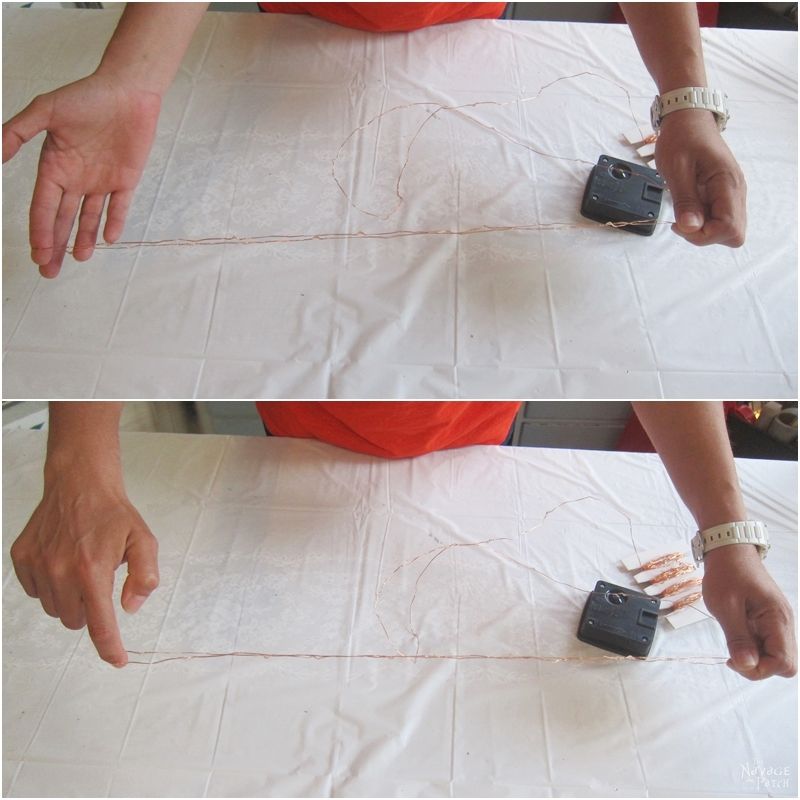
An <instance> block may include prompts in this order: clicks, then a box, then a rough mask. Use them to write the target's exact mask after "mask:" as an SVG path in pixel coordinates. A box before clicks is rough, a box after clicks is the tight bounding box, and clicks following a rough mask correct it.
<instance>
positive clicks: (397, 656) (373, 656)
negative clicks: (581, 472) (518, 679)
mask: <svg viewBox="0 0 800 800" xmlns="http://www.w3.org/2000/svg"><path fill="white" fill-rule="evenodd" d="M587 500H594V501H598V502H606V501H604V500H603V499H602V498H600V497H597V496H594V495H585V496H583V497H578V498H574V499H570V500H565V501H563V502H561V503H559V504H558V505H557V506H555V507H554V508H551V509H549V510H548V511H546V512H545V514H544V515H543V516H542V518H541V519H540V520H539V521H538V522H537V523H536V524H535V525H533V526H532V527H529V528H526V529H525V530H523V531H522V532H520V533H519V534H518V535H517V536H498V537H493V538H488V539H484V540H482V541H479V542H453V543H450V544H445V545H440V546H439V547H435V548H432V549H430V550H427V551H425V552H423V553H419V554H418V555H416V556H414V557H413V558H410V559H408V560H407V561H404V562H402V563H401V564H399V565H398V566H396V567H395V568H394V569H393V570H392V571H391V572H390V573H389V574H388V575H387V576H386V577H385V578H384V579H383V581H381V582H380V583H379V584H378V585H376V587H375V599H374V604H373V609H374V612H375V617H376V619H377V621H378V623H379V625H380V627H381V629H382V630H383V633H384V635H385V636H386V639H387V642H388V643H389V644H390V645H391V646H392V647H393V648H394V650H395V652H394V653H308V652H306V653H286V652H284V653H272V652H261V651H246V650H236V651H230V652H223V653H211V652H189V651H180V652H169V651H159V650H128V651H127V652H128V654H129V655H133V656H141V657H149V659H148V660H139V659H133V660H130V661H128V663H129V664H140V665H148V666H149V665H154V664H163V663H166V662H173V661H190V660H198V659H212V658H261V659H306V660H319V661H322V660H348V659H353V660H397V661H413V662H416V661H417V660H420V661H531V662H533V661H538V662H545V663H575V664H613V663H622V662H631V661H646V662H650V663H654V662H675V663H686V664H695V665H702V666H718V665H722V664H725V663H727V661H728V656H717V655H691V656H650V657H644V658H641V657H636V656H617V655H597V656H545V655H532V654H502V655H501V654H490V653H489V654H487V653H465V654H464V653H425V652H420V644H421V643H420V635H419V633H418V632H417V630H416V629H415V627H414V619H413V607H414V603H415V601H416V598H417V596H418V593H419V589H420V584H421V581H422V578H423V577H424V575H425V574H426V573H427V571H428V569H429V568H430V567H431V565H432V564H433V562H434V561H435V560H436V559H438V558H439V557H440V556H442V555H443V554H444V553H446V552H448V551H451V550H455V549H456V548H464V547H490V546H492V545H494V544H497V543H499V542H512V541H519V540H520V539H522V538H523V537H525V536H528V535H530V534H532V533H534V532H535V531H536V530H538V529H539V528H541V527H542V526H543V525H544V524H545V522H546V521H547V519H548V518H549V517H550V516H551V515H553V514H554V513H556V512H557V511H558V510H559V509H561V508H562V507H564V506H567V505H571V504H574V503H581V502H585V501H587ZM615 510H617V511H618V512H619V513H620V514H621V515H622V516H623V517H625V519H626V520H627V524H628V531H629V534H630V537H631V542H632V544H633V547H634V550H635V551H636V552H637V554H638V548H637V546H636V540H635V537H634V535H633V521H632V519H631V518H630V517H629V516H628V515H627V514H625V513H624V512H623V511H621V510H620V509H615ZM498 556H499V557H500V558H503V559H504V560H506V561H509V562H511V563H513V564H516V565H518V566H520V567H522V568H523V569H527V570H530V571H532V572H535V573H536V574H538V575H541V576H542V577H544V578H546V579H547V580H549V581H552V582H554V583H557V584H560V585H562V586H567V587H569V588H571V589H574V590H575V591H578V592H581V593H588V592H589V591H590V590H589V589H586V588H583V587H580V586H576V585H575V584H572V583H569V582H567V581H563V580H560V579H558V578H555V577H553V576H552V575H549V574H548V573H547V572H544V571H543V570H541V569H540V568H539V567H537V566H534V565H532V564H528V563H525V562H522V561H520V560H518V559H516V558H514V557H513V556H508V555H505V554H498ZM423 559H427V560H426V561H425V562H424V564H423V566H422V569H421V570H420V572H419V574H418V575H417V577H416V579H415V581H414V585H413V589H412V595H411V599H410V602H409V606H408V611H407V614H406V617H407V623H406V629H407V631H408V632H409V634H410V635H411V636H412V638H413V639H414V641H415V652H414V653H403V652H401V651H400V650H399V648H397V646H396V644H395V643H394V641H393V640H392V638H391V636H390V635H389V631H388V628H387V627H386V623H385V621H384V619H383V616H382V614H381V610H380V603H381V600H382V595H383V593H384V591H385V589H386V587H387V585H388V584H389V583H390V582H391V581H392V580H394V579H395V578H396V577H397V576H398V575H399V574H400V573H401V572H402V571H403V570H405V569H407V568H409V567H411V566H412V565H414V564H416V563H417V562H420V561H422V560H423ZM689 583H690V581H685V582H684V584H689ZM700 597H701V593H700V592H698V593H696V594H693V595H690V596H688V597H686V598H683V599H681V600H678V601H676V603H673V604H672V605H671V606H670V608H669V609H665V612H666V613H671V612H672V611H675V610H677V609H678V608H682V607H684V606H686V605H691V604H692V603H694V602H696V601H697V600H698V599H700ZM706 616H709V617H710V615H708V614H706Z"/></svg>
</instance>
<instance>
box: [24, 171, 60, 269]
mask: <svg viewBox="0 0 800 800" xmlns="http://www.w3.org/2000/svg"><path fill="white" fill-rule="evenodd" d="M63 193H64V192H63V190H62V188H61V187H60V186H58V184H55V183H53V182H52V181H50V180H48V179H46V178H42V177H41V176H39V177H37V179H36V185H35V186H34V187H33V197H32V198H31V211H30V242H31V258H32V259H33V261H34V262H35V263H37V264H39V265H40V266H43V265H45V264H49V263H50V260H51V259H52V257H53V237H54V235H55V227H56V215H57V214H58V208H59V206H60V205H61V196H62V194H63Z"/></svg>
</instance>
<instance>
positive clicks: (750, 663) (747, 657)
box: [734, 650, 758, 669]
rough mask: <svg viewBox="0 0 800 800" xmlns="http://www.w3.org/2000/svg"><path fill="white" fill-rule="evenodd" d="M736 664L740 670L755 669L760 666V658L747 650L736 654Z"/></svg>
mask: <svg viewBox="0 0 800 800" xmlns="http://www.w3.org/2000/svg"><path fill="white" fill-rule="evenodd" d="M734 663H735V664H736V666H737V667H738V668H739V669H753V667H756V666H758V656H757V655H756V654H755V653H753V652H752V650H745V651H744V652H741V653H737V654H736V656H735V657H734Z"/></svg>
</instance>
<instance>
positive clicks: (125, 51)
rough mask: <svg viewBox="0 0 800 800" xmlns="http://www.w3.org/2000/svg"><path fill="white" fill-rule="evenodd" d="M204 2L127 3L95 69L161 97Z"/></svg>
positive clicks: (200, 13)
mask: <svg viewBox="0 0 800 800" xmlns="http://www.w3.org/2000/svg"><path fill="white" fill-rule="evenodd" d="M207 8H208V3H128V4H127V6H126V8H125V11H124V13H123V14H122V17H121V18H120V21H119V24H118V25H117V29H116V31H114V35H113V36H112V37H111V41H110V42H109V43H108V47H107V48H106V51H105V53H104V55H103V58H102V60H101V62H100V66H99V67H98V68H97V72H98V73H100V74H103V73H105V74H110V75H113V76H114V77H116V78H118V79H121V80H123V81H125V82H126V83H129V84H131V85H133V86H135V87H136V88H139V89H144V90H147V91H151V92H155V93H157V94H159V95H163V94H164V92H166V90H167V89H168V88H169V85H170V84H171V83H172V80H173V78H174V77H175V74H176V73H177V71H178V67H180V64H181V60H182V59H183V56H184V55H185V53H186V50H187V48H188V47H189V42H190V41H191V39H192V35H193V34H194V32H195V30H196V28H197V26H198V24H199V23H200V20H201V19H202V18H203V14H204V13H205V11H206V9H207Z"/></svg>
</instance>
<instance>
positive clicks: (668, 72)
mask: <svg viewBox="0 0 800 800" xmlns="http://www.w3.org/2000/svg"><path fill="white" fill-rule="evenodd" d="M620 5H621V6H622V11H623V13H624V14H625V19H626V20H627V21H628V25H629V26H630V29H631V32H632V33H633V38H634V39H635V40H636V46H637V47H638V48H639V53H640V54H641V56H642V60H643V61H644V63H645V66H646V67H647V70H648V72H649V73H650V74H651V75H652V76H653V80H654V81H655V82H656V85H657V86H658V92H659V94H664V92H668V91H671V90H672V89H680V88H681V87H682V86H706V85H707V83H706V69H705V65H704V63H703V47H702V44H701V42H700V25H699V22H698V19H697V7H696V6H695V4H694V3H620Z"/></svg>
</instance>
